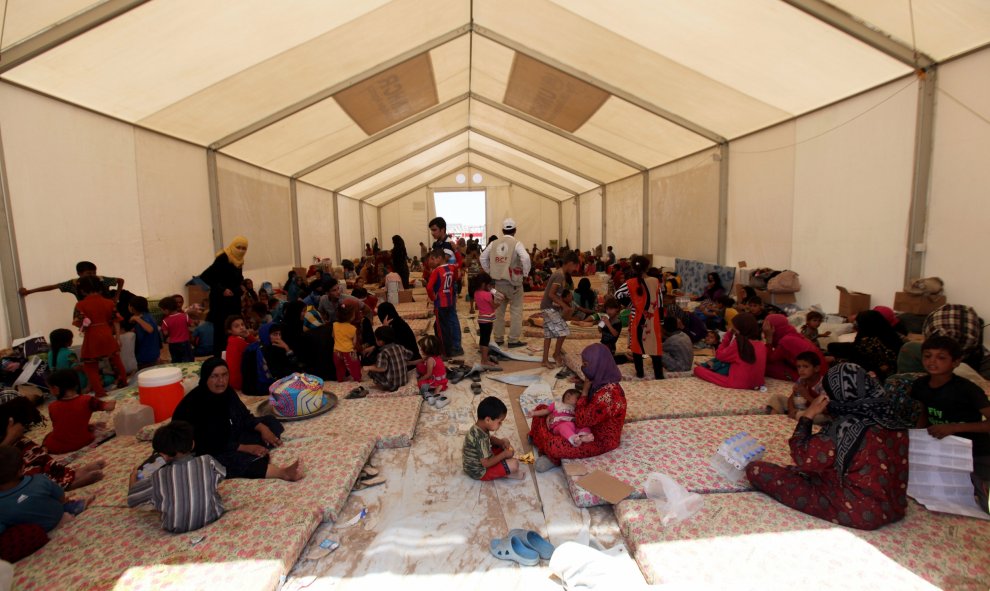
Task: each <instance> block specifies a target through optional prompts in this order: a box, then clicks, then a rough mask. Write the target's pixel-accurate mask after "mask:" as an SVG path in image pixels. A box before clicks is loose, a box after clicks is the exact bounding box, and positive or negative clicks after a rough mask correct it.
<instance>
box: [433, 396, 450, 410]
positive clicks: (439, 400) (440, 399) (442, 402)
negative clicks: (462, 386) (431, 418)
mask: <svg viewBox="0 0 990 591" xmlns="http://www.w3.org/2000/svg"><path fill="white" fill-rule="evenodd" d="M448 404H450V398H447V397H446V396H437V397H436V398H435V399H434V401H433V407H434V408H436V409H437V410H440V409H441V408H443V407H445V406H447V405H448Z"/></svg>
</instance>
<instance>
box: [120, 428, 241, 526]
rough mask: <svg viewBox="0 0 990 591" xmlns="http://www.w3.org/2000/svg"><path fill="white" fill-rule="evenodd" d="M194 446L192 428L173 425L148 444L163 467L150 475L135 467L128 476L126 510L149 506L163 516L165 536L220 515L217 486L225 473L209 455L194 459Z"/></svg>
mask: <svg viewBox="0 0 990 591" xmlns="http://www.w3.org/2000/svg"><path fill="white" fill-rule="evenodd" d="M193 445H194V441H193V427H192V425H190V424H189V423H187V422H185V421H172V422H171V423H169V424H167V425H164V426H162V427H159V428H158V430H157V431H155V435H154V437H153V438H152V440H151V447H152V448H153V449H154V450H155V452H156V453H157V454H158V455H159V456H161V458H162V459H163V460H165V465H164V466H161V467H160V468H158V469H157V470H155V471H154V473H152V474H150V475H145V474H143V473H142V474H139V472H138V471H139V469H140V468H137V467H136V468H134V471H133V472H131V479H130V489H129V490H128V491H127V506H128V507H137V506H139V505H143V504H146V503H150V504H151V505H153V506H154V508H155V510H156V511H159V512H160V513H161V514H162V529H164V530H165V531H168V532H172V533H183V532H188V531H193V530H197V529H199V528H201V527H203V526H204V525H208V524H210V523H213V522H214V521H216V520H217V519H220V516H221V515H223V511H224V509H223V501H222V500H221V499H220V493H218V492H217V485H219V484H220V481H221V480H223V479H224V478H225V477H226V476H227V471H226V469H225V468H224V467H223V466H222V465H221V464H220V463H219V462H217V461H216V460H214V459H213V456H211V455H209V454H204V455H201V456H194V455H193V453H192V450H193ZM145 471H147V470H145Z"/></svg>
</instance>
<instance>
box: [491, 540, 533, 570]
mask: <svg viewBox="0 0 990 591" xmlns="http://www.w3.org/2000/svg"><path fill="white" fill-rule="evenodd" d="M488 548H489V550H490V551H491V553H492V555H493V556H495V558H498V559H499V560H512V561H514V562H518V563H519V564H521V565H522V566H536V565H537V564H539V563H540V555H539V554H537V552H536V550H531V549H529V548H528V547H526V544H523V542H522V540H520V539H519V538H516V537H513V536H508V537H505V538H499V539H495V540H492V541H491V543H490V544H489V546H488Z"/></svg>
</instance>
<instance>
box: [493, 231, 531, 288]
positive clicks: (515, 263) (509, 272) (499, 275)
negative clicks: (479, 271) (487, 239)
mask: <svg viewBox="0 0 990 591" xmlns="http://www.w3.org/2000/svg"><path fill="white" fill-rule="evenodd" d="M518 243H519V242H518V241H517V240H516V239H515V238H513V237H512V236H502V237H501V238H499V239H498V240H496V241H495V242H492V244H491V246H489V247H488V248H490V249H492V252H491V254H490V255H489V256H488V267H489V269H491V275H492V279H494V280H496V281H509V282H511V283H512V285H522V281H523V276H522V275H523V268H522V261H520V260H519V255H518V254H516V244H518Z"/></svg>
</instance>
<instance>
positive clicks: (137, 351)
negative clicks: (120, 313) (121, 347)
mask: <svg viewBox="0 0 990 591" xmlns="http://www.w3.org/2000/svg"><path fill="white" fill-rule="evenodd" d="M127 309H128V310H129V311H130V313H131V316H130V318H129V320H130V322H131V325H132V326H133V327H134V358H135V359H137V364H138V369H144V368H146V367H150V366H152V365H155V364H156V363H158V358H159V357H161V355H162V335H161V333H159V332H158V326H157V325H156V324H155V319H154V318H153V317H152V316H151V312H150V311H149V310H148V300H147V299H145V298H143V297H141V296H134V297H132V298H131V301H130V302H128V304H127Z"/></svg>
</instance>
